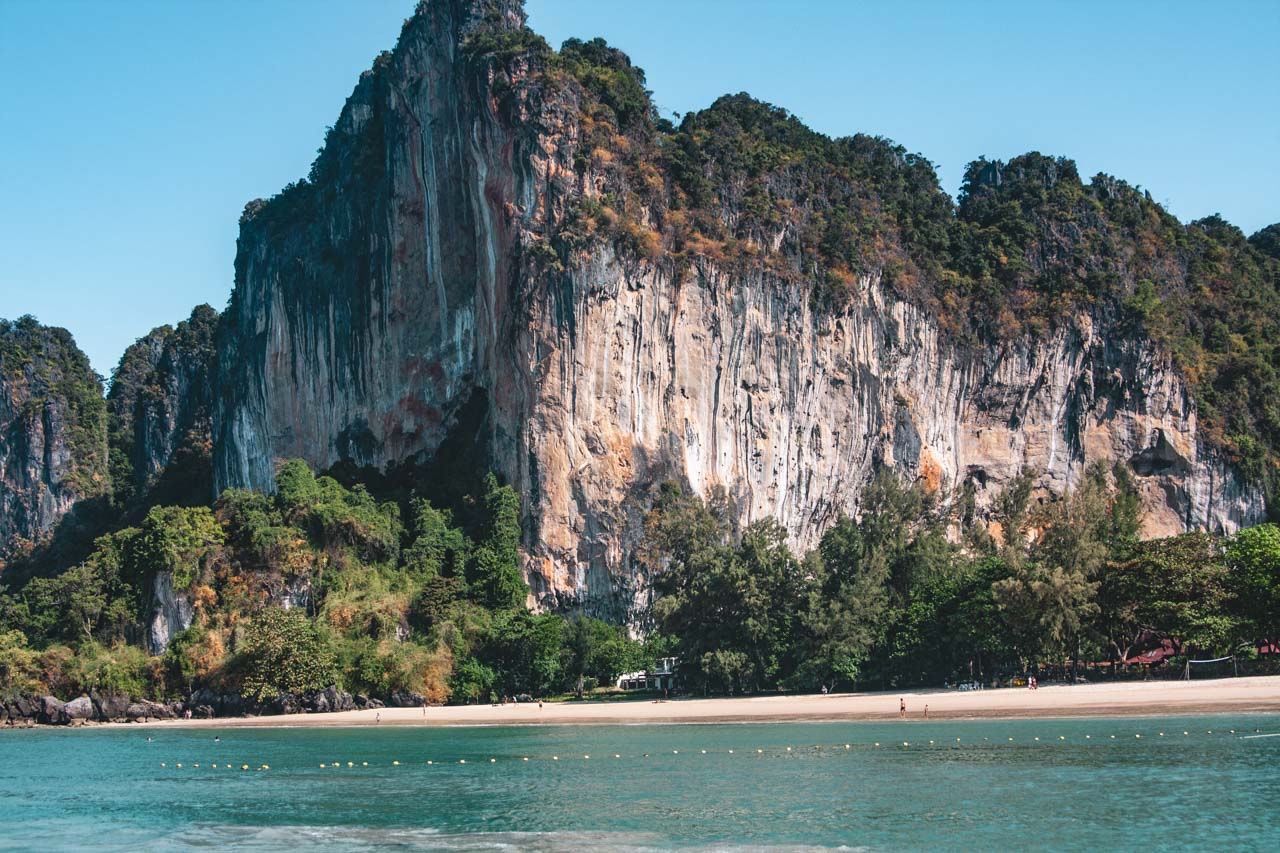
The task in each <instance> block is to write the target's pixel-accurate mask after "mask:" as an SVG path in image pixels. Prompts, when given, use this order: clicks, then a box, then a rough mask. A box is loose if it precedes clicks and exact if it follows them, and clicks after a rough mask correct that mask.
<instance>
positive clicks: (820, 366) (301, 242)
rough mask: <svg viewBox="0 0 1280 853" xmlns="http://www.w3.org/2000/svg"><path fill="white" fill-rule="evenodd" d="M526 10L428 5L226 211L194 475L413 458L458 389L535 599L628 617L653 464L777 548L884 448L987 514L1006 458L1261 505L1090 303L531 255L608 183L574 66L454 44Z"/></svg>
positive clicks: (884, 454)
mask: <svg viewBox="0 0 1280 853" xmlns="http://www.w3.org/2000/svg"><path fill="white" fill-rule="evenodd" d="M522 23H523V12H522V10H521V8H520V5H519V3H518V2H500V3H475V2H464V0H430V2H427V3H424V4H423V5H422V6H420V7H419V10H418V12H417V14H416V15H415V16H414V17H413V18H411V19H410V20H409V21H408V22H406V27H405V30H404V32H403V33H402V35H401V38H400V41H399V43H398V45H397V47H396V49H395V50H394V51H392V52H390V53H388V54H384V55H383V56H382V57H380V58H379V59H378V60H377V62H376V63H375V65H374V68H373V69H372V70H370V71H368V72H366V73H365V74H364V75H363V76H362V78H361V80H360V81H359V83H358V85H357V86H356V88H355V91H354V93H353V94H352V95H351V97H350V98H349V100H348V101H347V103H346V106H345V107H344V109H343V110H342V113H341V116H340V118H339V120H338V122H337V124H336V125H335V126H334V128H333V130H332V131H331V133H330V134H329V136H328V138H327V140H326V144H325V148H324V149H323V152H322V154H321V156H320V158H319V159H318V160H317V163H316V166H315V167H314V168H313V172H312V175H311V179H310V180H309V181H307V182H304V183H301V184H300V185H298V186H295V187H291V188H288V189H286V191H284V192H283V193H282V194H281V195H279V196H277V197H276V198H275V199H273V200H272V201H270V202H255V203H251V204H250V205H249V206H248V207H247V208H246V211H245V215H244V217H243V220H242V227H241V234H240V239H239V251H238V256H237V259H236V282H235V291H234V295H233V298H232V301H231V304H230V306H229V308H228V315H227V316H226V318H225V321H224V324H223V328H222V330H221V332H220V337H219V342H218V376H217V382H216V386H217V387H216V390H215V396H216V401H215V405H214V442H213V444H214V450H213V453H214V460H213V464H214V480H215V487H216V488H218V489H221V488H226V487H231V486H238V487H253V488H267V489H269V488H271V487H272V485H273V472H274V470H275V465H276V464H277V462H278V460H281V459H286V458H292V457H301V458H304V459H306V460H308V461H309V462H310V463H312V464H313V465H315V466H316V467H319V468H323V467H327V466H329V465H332V464H334V463H336V462H339V461H340V460H351V461H353V462H355V463H357V464H360V465H374V466H379V467H381V466H386V465H388V464H391V463H396V462H400V461H405V460H412V459H424V458H430V457H431V456H432V455H433V454H434V453H435V451H436V449H437V448H438V447H439V446H440V444H441V442H442V441H443V440H444V439H445V438H446V436H448V435H449V434H450V431H451V430H454V429H458V428H460V427H459V417H458V415H459V412H460V411H461V410H462V409H463V407H464V406H465V405H466V404H467V402H468V401H469V400H474V399H477V397H476V394H477V392H478V391H479V392H482V398H483V399H484V400H485V401H486V402H487V407H488V412H487V416H486V417H485V418H484V419H483V422H482V424H481V425H480V426H479V427H474V425H469V426H468V428H478V429H479V430H480V431H481V432H482V433H483V435H482V436H481V437H482V438H483V439H484V442H485V444H486V445H487V447H488V459H489V462H490V464H491V465H492V466H493V467H494V468H495V469H496V470H497V471H498V472H499V474H500V475H501V476H502V477H503V478H505V479H506V480H507V481H509V482H511V483H512V484H513V485H514V486H515V487H516V488H517V490H518V491H519V492H520V493H521V494H522V496H523V498H524V512H525V531H524V537H525V541H524V545H525V551H526V573H527V576H528V578H529V581H530V584H531V587H532V589H533V594H534V596H535V598H536V600H537V603H539V604H540V605H542V606H547V607H566V606H571V605H578V606H583V607H584V608H585V609H586V610H587V612H589V613H595V614H599V615H607V616H614V617H622V618H627V617H632V616H634V614H635V613H637V612H638V610H639V606H640V605H641V604H642V603H643V597H644V595H645V594H646V593H645V589H646V578H645V576H644V573H643V570H642V569H641V568H640V566H639V563H638V561H637V560H636V559H635V558H634V555H633V546H634V544H635V543H636V541H637V540H638V538H639V535H640V533H641V530H642V526H643V519H644V516H645V514H646V512H647V511H648V510H649V508H650V505H651V502H652V496H653V494H654V491H655V489H656V486H657V484H659V483H661V482H662V481H664V480H669V479H673V478H674V479H678V480H682V481H686V482H687V483H688V484H689V485H690V486H691V487H692V488H693V489H694V490H696V491H698V492H700V493H704V494H705V493H707V491H708V490H709V489H711V488H713V487H716V486H722V487H723V488H724V489H725V490H726V492H727V493H728V495H729V496H730V497H731V498H732V499H733V506H734V507H735V512H736V513H737V516H738V518H739V520H740V521H742V522H748V521H751V520H754V519H758V518H762V517H765V516H775V517H776V518H778V520H779V521H781V522H782V524H783V525H785V527H786V528H787V530H788V531H789V533H790V535H791V538H792V544H793V545H794V546H796V547H797V548H800V549H805V548H809V547H812V546H813V545H814V544H815V543H816V541H817V538H818V537H819V536H820V535H821V533H822V531H823V530H824V529H825V528H826V527H827V526H828V525H830V524H831V523H832V522H833V521H834V520H835V519H836V518H837V517H838V516H839V515H840V514H841V513H855V512H856V511H857V509H858V500H859V494H860V491H861V488H862V487H863V485H865V483H866V482H867V481H868V479H869V478H870V477H871V476H872V474H873V471H874V470H875V469H876V468H877V467H879V466H891V467H892V468H894V469H896V470H898V471H899V472H901V473H902V474H904V475H905V476H906V477H907V478H909V479H920V480H921V481H922V482H923V484H924V485H925V487H926V488H928V489H931V490H935V491H937V492H938V493H939V495H941V496H943V497H944V499H946V498H947V496H953V495H956V494H958V493H959V490H960V489H961V487H962V486H964V485H965V484H970V485H971V487H972V489H973V490H974V493H975V499H976V504H977V506H978V508H979V509H980V510H981V508H983V507H985V506H989V505H990V502H991V500H992V499H993V497H994V495H996V494H997V493H998V492H999V490H1000V489H1001V488H1002V487H1003V485H1004V484H1006V483H1008V482H1009V480H1010V479H1011V478H1012V477H1013V476H1015V475H1016V474H1017V473H1018V472H1019V471H1021V470H1022V469H1023V468H1026V467H1030V468H1034V469H1036V470H1039V471H1041V472H1042V477H1041V486H1042V487H1043V488H1044V489H1045V490H1046V491H1047V492H1059V493H1060V492H1062V491H1063V490H1065V489H1067V488H1069V487H1070V486H1072V485H1073V484H1074V483H1075V482H1076V481H1077V479H1078V478H1079V477H1080V476H1081V474H1082V473H1083V471H1084V470H1085V468H1086V466H1087V465H1089V464H1090V463H1092V462H1094V461H1098V460H1102V461H1108V462H1115V461H1119V462H1125V463H1128V464H1130V465H1131V467H1132V468H1133V470H1134V472H1135V474H1136V475H1137V479H1138V481H1139V484H1140V488H1141V491H1142V495H1143V499H1144V503H1145V505H1146V509H1147V519H1146V525H1147V529H1146V533H1147V534H1148V535H1167V534H1172V533H1177V532H1181V531H1183V530H1187V529H1194V528H1208V529H1211V530H1221V531H1232V530H1235V529H1237V528H1238V527H1239V526H1241V525H1244V524H1248V523H1253V522H1255V521H1258V520H1261V518H1262V515H1263V512H1264V497H1263V494H1262V492H1261V490H1260V489H1259V488H1257V487H1254V486H1250V485H1247V484H1246V483H1245V481H1243V480H1242V479H1241V478H1240V477H1238V476H1237V475H1236V474H1235V473H1233V471H1232V470H1231V469H1230V468H1229V467H1228V466H1227V465H1226V464H1225V463H1224V462H1223V461H1222V460H1221V459H1220V458H1219V457H1218V456H1217V455H1216V454H1215V452H1213V451H1211V450H1209V449H1207V448H1208V445H1206V443H1205V442H1204V441H1203V440H1202V437H1201V435H1200V433H1199V431H1198V429H1197V410H1196V404H1195V401H1194V400H1193V399H1192V398H1191V396H1190V394H1189V392H1188V389H1187V387H1186V386H1185V385H1184V382H1183V380H1182V379H1181V378H1180V375H1179V373H1178V372H1177V371H1176V370H1175V369H1174V368H1173V367H1172V365H1171V363H1170V361H1169V360H1168V358H1166V357H1165V356H1163V355H1162V354H1161V353H1160V352H1159V351H1158V350H1157V348H1156V347H1154V346H1153V345H1151V344H1150V343H1149V342H1147V341H1146V340H1145V338H1144V337H1143V336H1142V335H1141V334H1139V333H1137V332H1133V331H1125V330H1124V328H1122V327H1121V326H1119V325H1117V324H1116V323H1114V322H1113V321H1112V320H1111V319H1109V318H1108V317H1107V315H1106V312H1094V313H1090V312H1082V313H1078V314H1076V315H1074V316H1069V317H1065V318H1062V320H1061V322H1059V323H1057V324H1056V326H1055V327H1054V329H1053V330H1051V331H1049V332H1045V333H1040V334H1037V335H1034V336H1023V337H1021V338H1018V339H1016V340H1013V341H1009V342H1004V343H999V344H995V343H993V344H991V345H982V344H975V343H973V342H972V341H969V342H967V343H966V342H963V341H964V339H963V338H957V337H956V336H954V335H949V334H944V333H943V331H942V330H941V326H940V324H939V321H938V319H937V316H936V312H935V313H930V312H929V311H927V310H925V309H924V308H921V307H917V306H916V304H915V303H914V302H911V301H908V300H906V299H904V298H901V297H898V296H895V295H894V293H895V291H894V290H893V288H891V287H890V286H888V284H887V283H886V282H884V281H882V276H881V274H880V273H879V272H874V271H873V272H867V273H863V274H861V275H859V276H858V277H857V278H856V280H855V281H854V282H853V283H852V284H851V286H850V291H849V294H848V297H847V299H845V300H844V301H843V302H841V303H840V304H839V306H838V307H832V306H831V305H830V304H829V303H828V302H826V301H824V300H823V299H821V298H819V294H817V293H815V288H816V287H818V283H817V282H816V281H808V280H806V279H805V278H804V277H803V276H800V277H797V276H795V275H790V276H788V275H779V274H777V273H776V271H775V270H774V268H773V267H771V266H770V265H768V264H759V265H755V266H754V267H753V266H751V265H749V264H742V263H723V262H718V261H716V260H713V259H712V258H710V257H702V258H697V259H695V260H693V261H692V262H688V263H669V262H666V261H665V260H664V259H663V258H662V257H661V256H659V257H653V256H648V257H641V256H639V255H637V254H636V253H633V252H627V251H624V250H623V249H620V248H619V247H618V245H617V244H616V242H613V241H609V240H596V241H594V242H591V243H589V244H585V245H584V246H583V247H582V248H580V249H578V250H575V251H574V252H573V253H571V254H570V255H568V256H567V258H566V259H565V262H564V263H561V264H557V265H552V266H550V267H549V266H548V265H547V264H546V263H544V262H543V261H542V260H540V258H541V257H543V256H542V255H540V253H539V251H538V249H539V247H540V246H542V245H545V244H546V242H547V240H548V238H549V235H554V234H556V233H557V232H558V231H560V230H562V229H564V228H566V227H568V223H569V222H570V220H571V217H572V211H573V210H574V207H575V204H577V203H579V202H581V201H582V200H584V199H586V200H591V199H599V198H601V197H602V196H603V195H604V193H605V192H606V189H607V188H606V186H605V180H604V178H603V177H602V176H601V174H600V168H599V160H600V156H599V155H598V154H597V153H596V152H594V151H591V150H590V149H589V143H588V142H587V140H586V134H587V129H586V124H587V122H586V120H584V118H583V115H582V106H583V104H582V99H583V98H584V97H586V96H585V95H584V94H583V90H582V88H581V87H580V86H576V85H571V84H564V85H551V84H549V83H548V82H547V76H546V75H545V74H540V73H538V71H539V69H538V68H537V67H536V61H534V60H528V61H526V60H522V59H520V58H518V57H517V58H516V59H514V60H512V61H510V63H509V64H508V65H507V67H506V70H505V72H503V73H502V74H499V72H498V71H496V70H495V63H494V61H493V60H492V59H486V58H481V57H477V56H476V55H474V54H473V53H470V52H469V51H468V50H467V49H466V44H467V43H468V39H469V38H470V37H472V36H474V34H475V33H476V32H477V31H479V29H480V28H482V27H487V28H488V31H493V30H495V29H496V31H499V32H501V31H503V30H504V29H506V30H509V31H511V32H517V31H519V27H520V26H521V25H522ZM721 214H722V216H724V217H726V218H729V219H732V218H733V217H734V215H735V211H734V210H733V209H732V206H729V207H726V208H725V209H723V210H722V211H721ZM645 217H646V213H645V212H644V211H641V212H640V213H639V214H638V218H639V219H640V220H641V221H644V220H645ZM785 230H786V229H785V226H784V227H782V228H780V230H779V231H778V233H777V234H776V235H773V238H772V239H773V240H774V243H775V248H777V249H778V251H780V252H782V253H783V254H785V252H786V251H787V249H786V245H787V241H788V238H787V237H786V234H785ZM766 242H767V241H766ZM1126 328H1127V327H1126Z"/></svg>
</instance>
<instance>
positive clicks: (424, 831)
mask: <svg viewBox="0 0 1280 853" xmlns="http://www.w3.org/2000/svg"><path fill="white" fill-rule="evenodd" d="M174 841H177V842H178V845H179V846H182V845H185V846H189V847H200V848H204V847H211V846H222V845H231V846H232V847H233V849H237V850H255V849H262V850H279V849H282V848H290V847H296V846H301V845H305V844H317V845H324V846H325V847H326V848H328V849H331V850H333V849H336V850H344V851H366V850H369V851H372V850H388V849H391V850H451V851H506V850H513V851H515V850H519V851H526V850H531V851H536V852H537V853H559V851H569V850H572V851H575V853H577V851H581V850H593V851H603V853H656V851H663V850H671V849H673V847H675V848H679V849H681V850H690V851H715V853H721V851H722V852H723V853H754V851H764V850H770V851H775V850H778V851H786V853H805V851H818V850H830V849H837V850H865V849H866V848H854V847H838V848H826V847H811V846H787V845H777V844H768V845H756V844H736V843H722V842H717V843H714V844H697V843H694V844H684V843H680V842H673V841H672V840H671V839H668V838H664V837H663V836H661V835H659V834H657V833H646V832H592V831H555V832H443V831H441V830H439V829H432V828H425V827H360V826H297V825H290V826H261V827H254V826H231V825H210V824H205V825H202V826H196V827H192V828H191V829H190V830H189V831H187V832H186V833H185V834H184V837H183V838H181V839H170V840H168V841H166V844H165V847H167V848H168V849H173V847H174V846H175V845H174V843H173V842H174Z"/></svg>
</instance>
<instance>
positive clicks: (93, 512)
mask: <svg viewBox="0 0 1280 853" xmlns="http://www.w3.org/2000/svg"><path fill="white" fill-rule="evenodd" d="M120 526H122V525H121V524H120V514H119V513H118V512H117V511H116V510H115V509H114V507H113V506H112V503H111V499H110V497H108V496H106V495H102V496H100V497H94V498H83V499H81V500H79V501H77V502H76V503H75V505H74V506H72V507H71V509H70V510H68V511H67V513H66V515H64V516H62V518H60V519H59V520H58V523H57V524H55V525H54V526H53V529H52V530H51V531H50V533H49V535H48V536H46V537H45V538H43V539H42V540H40V541H39V542H38V543H36V544H35V545H33V546H31V547H29V548H27V549H25V550H23V551H20V552H19V553H16V554H13V555H10V557H9V559H8V561H7V562H5V563H4V564H3V565H4V568H3V572H2V573H0V587H8V588H9V589H11V590H14V589H19V588H21V587H22V586H24V585H25V584H26V583H27V581H29V580H31V579H32V578H35V577H52V576H54V575H58V574H61V573H62V572H63V571H65V570H66V569H68V568H70V567H71V566H74V565H76V564H77V563H79V562H81V561H82V560H84V559H85V558H86V557H88V556H89V552H90V551H92V550H93V542H94V540H95V539H97V538H98V537H99V536H101V535H103V534H104V533H109V532H111V531H112V530H115V529H117V528H119V527H120Z"/></svg>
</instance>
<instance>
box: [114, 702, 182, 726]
mask: <svg viewBox="0 0 1280 853" xmlns="http://www.w3.org/2000/svg"><path fill="white" fill-rule="evenodd" d="M125 717H126V718H127V719H130V720H141V721H143V722H145V721H147V720H172V719H173V717H174V713H173V711H172V710H170V709H169V706H168V705H161V704H160V703H159V702H147V701H145V700H141V701H138V702H130V703H129V706H128V707H127V708H126V709H125Z"/></svg>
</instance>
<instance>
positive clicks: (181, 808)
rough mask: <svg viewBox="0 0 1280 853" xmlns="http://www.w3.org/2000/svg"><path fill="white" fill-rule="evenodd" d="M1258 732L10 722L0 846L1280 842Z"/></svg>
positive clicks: (1230, 721)
mask: <svg viewBox="0 0 1280 853" xmlns="http://www.w3.org/2000/svg"><path fill="white" fill-rule="evenodd" d="M1231 729H1234V730H1235V733H1232V732H1231V731H1230V730H1231ZM1255 730H1258V732H1257V733H1262V734H1265V733H1274V732H1280V717H1276V716H1264V717H1259V716H1253V717H1245V716H1212V717H1198V718H1161V719H1089V720H1040V721H1032V720H1018V721H981V722H937V723H928V722H910V723H848V724H843V723H785V724H741V725H646V726H573V727H570V726H547V727H502V728H425V727H424V728H417V727H412V728H411V727H383V728H358V729H317V728H299V729H249V728H225V729H216V730H215V729H198V730H197V729H185V730H165V729H158V730H157V729H143V728H133V729H130V728H122V729H84V730H76V731H63V730H28V731H8V732H0V848H5V849H37V848H38V849H44V850H50V849H83V848H93V849H94V850H100V851H101V850H137V849H164V850H174V849H179V850H180V849H193V848H201V849H208V848H222V849H237V850H242V849H279V848H282V847H296V846H304V845H308V846H309V845H323V846H325V847H327V848H329V849H338V850H372V849H386V848H398V849H446V850H502V849H535V850H568V849H573V850H607V849H614V850H650V849H665V848H670V847H684V848H703V849H707V848H710V849H742V848H778V847H794V848H809V847H813V848H821V847H846V848H857V849H872V850H903V849H913V850H917V849H966V848H974V847H979V846H985V847H988V848H991V849H996V850H1002V849H1010V848H1016V849H1089V848H1093V849H1096V850H1110V849H1129V850H1132V849H1137V848H1139V847H1141V848H1144V849H1151V850H1168V849H1198V850H1206V849H1259V850H1274V849H1280V737H1275V738H1267V737H1262V738H1256V737H1255V738H1246V737H1244V736H1245V735H1252V734H1255ZM1184 731H1186V732H1189V733H1190V734H1186V735H1184V734H1183V732H1184ZM1210 731H1211V732H1212V734H1210V733H1208V732H1210ZM1161 732H1164V736H1163V737H1162V736H1161V735H1160V733H1161ZM215 735H216V736H219V737H220V738H221V742H218V743H215V742H214V741H213V738H214V737H215ZM1086 735H1088V737H1087V738H1086ZM1136 735H1141V737H1136ZM148 736H150V737H152V738H153V742H152V743H148V742H147V737H148ZM1113 736H1114V737H1113ZM957 738H958V739H959V741H957ZM1009 738H1013V740H1012V741H1010V740H1009ZM1035 738H1039V740H1035ZM877 741H878V742H879V743H880V746H875V745H874V744H875V743H876V742H877ZM903 741H907V742H908V743H909V744H910V745H909V746H903ZM930 741H933V743H932V744H931V743H930ZM846 743H848V744H849V745H850V747H849V749H847V750H846V749H845V748H844V744H846ZM788 747H790V751H788V749H787V748H788ZM703 750H706V753H705V754H704V753H703V752H702V751H703ZM730 750H732V751H733V752H732V753H730ZM756 750H762V752H757V751H756ZM646 753H647V755H646ZM615 754H617V755H620V756H621V757H620V758H614V755H615ZM585 755H589V756H590V758H584V756H585ZM553 756H557V757H558V759H559V760H553V758H552V757H553ZM525 757H528V758H529V761H527V762H526V761H524V760H523V759H524V758H525ZM491 758H492V759H496V760H495V761H493V762H491V761H490V759H491ZM428 760H430V761H432V762H433V763H432V764H431V765H428V764H426V762H427V761H428ZM461 760H465V761H466V763H465V764H460V763H459V761H461ZM348 761H350V762H352V763H353V764H354V766H353V767H347V762H348ZM394 761H399V762H400V764H399V766H396V765H394V764H393V763H392V762H394ZM335 762H336V763H339V764H340V767H338V768H334V767H332V766H326V767H325V768H321V767H320V764H321V763H324V764H326V765H332V764H334V763H335ZM365 762H367V763H368V766H364V763H365ZM162 763H164V764H165V765H167V766H164V767H162V766H161V764H162ZM178 763H181V764H182V765H183V766H182V768H181V769H179V768H178V767H177V766H176V765H177V764H178ZM196 764H199V767H198V768H197V767H195V766H194V765H196ZM213 764H217V765H218V767H217V769H214V768H213V767H212V765H213ZM228 764H229V765H231V766H232V768H233V769H228V768H227V765H228ZM246 764H247V765H249V766H250V768H251V769H250V770H247V771H246V770H241V769H240V768H241V767H242V766H243V765H246ZM263 764H266V765H269V768H270V769H269V770H265V771H264V770H258V769H256V768H258V767H260V766H261V765H263Z"/></svg>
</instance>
